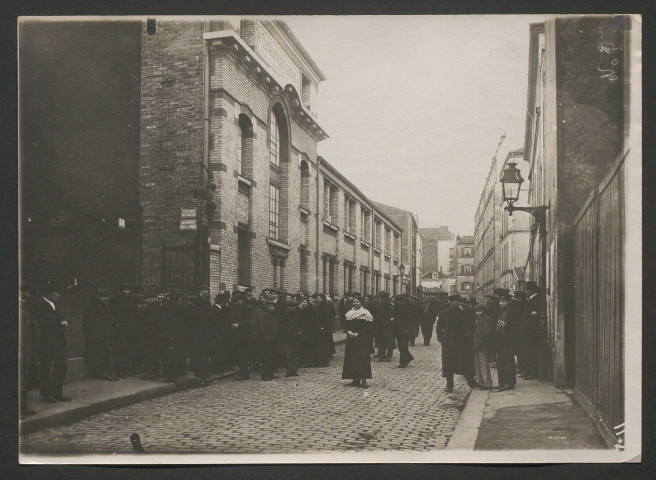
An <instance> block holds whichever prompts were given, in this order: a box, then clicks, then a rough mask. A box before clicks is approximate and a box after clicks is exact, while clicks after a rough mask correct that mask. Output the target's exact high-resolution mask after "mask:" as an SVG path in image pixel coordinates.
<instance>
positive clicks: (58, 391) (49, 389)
mask: <svg viewBox="0 0 656 480" xmlns="http://www.w3.org/2000/svg"><path fill="white" fill-rule="evenodd" d="M41 294H42V296H41V298H39V299H37V301H36V302H34V305H33V309H32V311H31V313H32V315H33V316H34V320H35V322H36V326H37V328H38V329H39V332H40V335H41V336H40V345H39V350H40V352H39V360H40V363H39V377H40V379H39V380H40V383H41V394H42V395H43V400H44V401H45V402H47V403H55V402H57V401H60V402H68V401H70V400H71V398H70V397H67V396H65V395H64V394H63V393H62V386H63V384H64V377H65V376H66V327H68V322H67V321H66V320H64V319H63V318H62V316H61V313H60V311H59V307H58V305H57V303H58V302H59V289H58V288H57V287H56V286H55V285H53V284H47V285H44V286H43V287H42V288H41Z"/></svg>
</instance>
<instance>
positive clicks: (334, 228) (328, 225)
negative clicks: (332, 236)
mask: <svg viewBox="0 0 656 480" xmlns="http://www.w3.org/2000/svg"><path fill="white" fill-rule="evenodd" d="M323 224H324V225H325V226H326V227H328V228H330V229H331V230H333V231H335V232H336V231H338V230H339V227H338V226H337V225H333V224H332V223H330V222H329V221H328V220H323Z"/></svg>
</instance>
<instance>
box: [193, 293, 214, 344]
mask: <svg viewBox="0 0 656 480" xmlns="http://www.w3.org/2000/svg"><path fill="white" fill-rule="evenodd" d="M188 318H189V324H188V325H189V349H190V351H191V352H190V353H192V355H193V354H194V353H196V354H198V355H203V356H209V355H210V352H211V351H212V339H213V330H214V329H213V326H214V311H213V310H212V304H211V303H210V301H209V300H208V299H206V298H201V297H198V298H195V299H194V306H193V310H192V311H191V312H189V316H188Z"/></svg>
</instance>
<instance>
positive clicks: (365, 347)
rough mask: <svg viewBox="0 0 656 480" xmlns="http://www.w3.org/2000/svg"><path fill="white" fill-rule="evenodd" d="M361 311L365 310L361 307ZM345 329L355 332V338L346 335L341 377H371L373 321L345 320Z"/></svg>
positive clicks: (357, 378)
mask: <svg viewBox="0 0 656 480" xmlns="http://www.w3.org/2000/svg"><path fill="white" fill-rule="evenodd" d="M361 310H363V312H366V310H365V309H364V308H362V309H361ZM346 327H347V331H351V332H353V333H357V334H358V336H357V338H350V337H348V336H347V337H346V347H345V351H344V368H343V369H342V378H343V379H351V380H359V379H367V378H371V355H370V348H371V337H372V332H373V322H371V321H367V320H365V319H361V318H358V319H355V320H347V322H346Z"/></svg>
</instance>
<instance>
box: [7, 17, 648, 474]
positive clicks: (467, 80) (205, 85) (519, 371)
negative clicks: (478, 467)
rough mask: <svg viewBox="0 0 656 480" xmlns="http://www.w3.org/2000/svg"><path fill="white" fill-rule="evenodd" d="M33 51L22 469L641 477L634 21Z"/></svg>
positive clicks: (291, 25) (43, 26)
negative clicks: (626, 473) (615, 469)
mask: <svg viewBox="0 0 656 480" xmlns="http://www.w3.org/2000/svg"><path fill="white" fill-rule="evenodd" d="M17 40H18V133H19V138H18V142H19V152H18V153H19V158H18V187H19V199H18V230H19V270H20V273H19V279H18V280H19V285H20V287H19V299H18V305H19V309H18V310H19V316H18V319H17V321H16V323H17V324H18V330H19V338H18V340H19V348H18V354H19V357H18V376H19V378H18V380H19V381H18V390H19V391H18V401H19V408H18V414H19V417H20V418H19V420H18V425H19V438H18V439H17V443H18V451H19V462H20V463H22V464H121V465H130V464H134V465H140V464H214V465H222V464H278V463H280V464H316V463H322V464H326V463H361V464H363V463H379V464H380V463H430V464H440V463H467V464H474V463H484V464H485V463H488V464H489V463H494V464H506V463H515V464H531V463H541V464H545V463H561V464H562V463H627V462H629V463H635V462H640V461H641V455H642V449H641V438H642V433H643V429H642V418H641V408H642V382H641V378H642V357H641V355H642V143H641V142H642V83H641V82H642V80H641V79H642V17H641V15H637V14H632V13H631V12H628V13H626V14H615V15H609V14H603V15H601V14H599V15H597V14H586V15H556V14H550V15H519V14H516V15H414V16H409V15H378V16H364V15H343V16H328V15H324V16H319V15H315V16H285V15H282V16H233V15H228V16H221V15H216V16H157V15H153V16H95V17H72V16H71V17H54V16H53V17H43V16H41V17H37V16H24V17H20V18H18V39H17Z"/></svg>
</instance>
